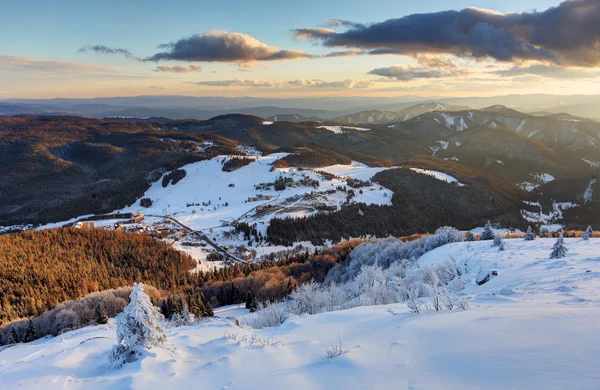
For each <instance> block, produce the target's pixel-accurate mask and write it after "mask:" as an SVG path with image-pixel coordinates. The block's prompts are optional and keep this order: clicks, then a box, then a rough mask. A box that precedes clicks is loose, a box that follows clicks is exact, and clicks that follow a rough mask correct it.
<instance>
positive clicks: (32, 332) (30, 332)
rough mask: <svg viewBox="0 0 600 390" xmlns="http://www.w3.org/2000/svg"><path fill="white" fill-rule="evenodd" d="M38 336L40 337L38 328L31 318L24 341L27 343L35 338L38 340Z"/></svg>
mask: <svg viewBox="0 0 600 390" xmlns="http://www.w3.org/2000/svg"><path fill="white" fill-rule="evenodd" d="M37 338H38V334H37V330H36V329H35V325H34V324H33V321H32V320H31V318H30V319H29V323H28V324H27V331H26V332H25V339H24V341H25V342H26V343H30V342H32V341H34V340H37Z"/></svg>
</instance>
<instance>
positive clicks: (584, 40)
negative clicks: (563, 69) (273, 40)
mask: <svg viewBox="0 0 600 390" xmlns="http://www.w3.org/2000/svg"><path fill="white" fill-rule="evenodd" d="M339 25H341V26H344V27H346V31H343V32H330V31H329V30H328V29H322V28H318V29H310V28H306V29H299V30H295V37H296V38H297V39H312V40H317V41H320V42H321V43H322V44H323V45H325V46H327V47H343V48H355V49H363V50H369V51H370V52H369V53H370V54H390V53H396V54H411V55H417V54H419V53H430V54H451V55H456V56H468V57H473V58H477V59H481V58H494V59H496V60H498V61H506V62H519V61H524V60H541V61H545V62H552V63H555V64H560V65H579V66H588V67H589V66H597V65H600V1H598V0H570V1H569V0H567V1H563V2H562V3H560V4H559V5H558V6H556V7H552V8H548V9H547V10H545V11H542V12H537V11H532V12H524V13H507V14H502V13H499V12H495V11H490V10H485V9H478V8H466V9H463V10H460V11H452V10H451V11H442V12H435V13H424V14H412V15H407V16H404V17H401V18H398V19H390V20H387V21H384V22H379V23H373V24H369V25H363V24H353V23H351V22H343V23H340V24H339Z"/></svg>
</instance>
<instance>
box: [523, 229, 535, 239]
mask: <svg viewBox="0 0 600 390" xmlns="http://www.w3.org/2000/svg"><path fill="white" fill-rule="evenodd" d="M533 240H535V234H533V231H532V230H531V226H527V233H525V241H533Z"/></svg>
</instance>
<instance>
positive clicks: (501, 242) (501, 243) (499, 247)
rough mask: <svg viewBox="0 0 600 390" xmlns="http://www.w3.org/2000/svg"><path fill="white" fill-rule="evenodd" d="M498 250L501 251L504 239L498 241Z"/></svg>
mask: <svg viewBox="0 0 600 390" xmlns="http://www.w3.org/2000/svg"><path fill="white" fill-rule="evenodd" d="M498 250H499V251H503V250H504V241H500V245H498Z"/></svg>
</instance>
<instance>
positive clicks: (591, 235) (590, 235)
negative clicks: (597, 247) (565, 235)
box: [581, 226, 594, 241]
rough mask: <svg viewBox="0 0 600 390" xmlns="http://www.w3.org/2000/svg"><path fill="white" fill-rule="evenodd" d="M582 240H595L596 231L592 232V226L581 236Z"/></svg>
mask: <svg viewBox="0 0 600 390" xmlns="http://www.w3.org/2000/svg"><path fill="white" fill-rule="evenodd" d="M581 238H582V239H584V240H586V241H587V240H589V239H590V238H594V231H593V230H592V227H591V226H588V227H587V229H585V232H583V235H582V236H581Z"/></svg>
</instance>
